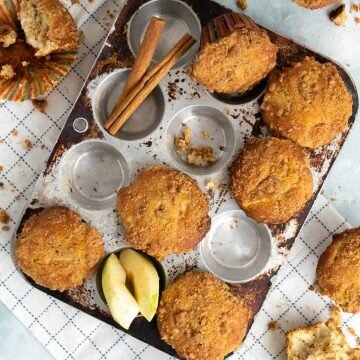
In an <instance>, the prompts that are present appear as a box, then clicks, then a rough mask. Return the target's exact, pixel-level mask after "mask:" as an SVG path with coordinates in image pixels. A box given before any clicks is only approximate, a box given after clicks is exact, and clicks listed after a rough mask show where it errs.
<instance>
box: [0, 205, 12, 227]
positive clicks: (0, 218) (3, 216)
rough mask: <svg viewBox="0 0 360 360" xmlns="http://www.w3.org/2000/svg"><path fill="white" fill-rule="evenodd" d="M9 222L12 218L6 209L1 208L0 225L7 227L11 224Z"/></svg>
mask: <svg viewBox="0 0 360 360" xmlns="http://www.w3.org/2000/svg"><path fill="white" fill-rule="evenodd" d="M9 221H10V217H9V215H8V214H7V212H6V211H5V210H4V209H2V208H0V223H1V224H5V225H6V224H8V223H9Z"/></svg>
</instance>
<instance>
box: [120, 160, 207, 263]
mask: <svg viewBox="0 0 360 360" xmlns="http://www.w3.org/2000/svg"><path fill="white" fill-rule="evenodd" d="M208 211H209V202H208V200H207V198H206V196H205V194H203V193H202V192H201V190H200V189H199V187H198V185H197V183H196V181H195V180H193V179H191V178H190V177H189V176H188V175H186V174H184V173H182V172H180V171H177V170H173V169H168V168H165V167H164V166H161V165H155V166H151V167H149V168H147V169H145V170H143V171H142V172H141V173H140V174H139V176H138V178H137V179H136V180H135V181H134V182H133V183H132V184H131V185H130V186H128V187H126V188H123V189H120V190H119V193H118V214H119V216H120V218H121V220H122V222H123V224H124V227H125V233H126V235H125V241H126V242H127V243H129V244H130V245H132V246H133V247H135V248H136V249H140V250H144V251H146V252H147V253H148V254H149V255H152V256H155V257H157V258H158V259H162V258H163V257H164V256H166V255H168V254H172V253H184V252H187V251H190V250H191V249H192V248H193V247H194V246H195V245H196V244H197V243H198V242H199V241H200V240H201V239H202V238H203V237H204V236H205V234H206V233H207V232H208V230H209V228H210V218H209V216H208Z"/></svg>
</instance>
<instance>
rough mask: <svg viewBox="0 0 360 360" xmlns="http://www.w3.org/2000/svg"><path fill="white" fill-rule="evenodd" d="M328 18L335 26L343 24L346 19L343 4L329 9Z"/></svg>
mask: <svg viewBox="0 0 360 360" xmlns="http://www.w3.org/2000/svg"><path fill="white" fill-rule="evenodd" d="M329 19H330V20H331V21H332V22H333V23H334V24H335V25H336V26H344V25H345V24H346V21H347V15H346V9H345V4H342V5H340V6H339V7H337V8H336V9H335V10H333V11H331V12H330V14H329Z"/></svg>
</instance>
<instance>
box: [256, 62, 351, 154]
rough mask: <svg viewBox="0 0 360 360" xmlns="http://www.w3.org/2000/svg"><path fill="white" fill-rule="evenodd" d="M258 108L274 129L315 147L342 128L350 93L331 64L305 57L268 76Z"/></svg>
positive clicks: (346, 115) (349, 106) (348, 113)
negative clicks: (264, 91) (291, 65)
mask: <svg viewBox="0 0 360 360" xmlns="http://www.w3.org/2000/svg"><path fill="white" fill-rule="evenodd" d="M261 110H262V114H263V118H264V121H265V123H266V124H267V125H268V126H269V127H270V128H271V129H272V130H274V131H275V132H276V133H278V134H280V135H282V136H284V137H287V138H289V139H291V140H293V141H295V142H297V143H298V144H299V145H301V146H306V147H309V148H317V147H318V146H322V145H326V144H329V143H330V142H331V141H332V140H333V139H334V138H335V136H336V135H337V134H340V133H342V132H343V131H344V130H345V129H346V127H347V125H348V120H349V117H350V116H351V114H352V97H351V95H350V93H349V92H348V90H347V89H346V86H345V84H344V82H343V80H342V79H341V77H340V75H339V73H338V71H337V69H336V67H335V66H334V65H332V64H331V63H325V64H320V63H319V62H317V61H316V60H315V59H314V58H309V57H306V58H304V59H303V60H302V61H300V62H298V63H297V64H295V65H294V66H293V67H290V68H287V69H285V70H283V71H282V72H277V73H274V74H272V75H271V76H270V80H269V83H268V87H267V90H266V93H265V96H264V101H263V103H262V105H261Z"/></svg>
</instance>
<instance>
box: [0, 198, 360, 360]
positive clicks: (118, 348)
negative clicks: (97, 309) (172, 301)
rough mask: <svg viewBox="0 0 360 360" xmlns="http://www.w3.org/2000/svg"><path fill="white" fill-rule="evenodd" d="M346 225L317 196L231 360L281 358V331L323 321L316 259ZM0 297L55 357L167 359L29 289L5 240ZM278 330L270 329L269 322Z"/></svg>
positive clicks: (354, 318) (0, 252)
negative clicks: (316, 287)
mask: <svg viewBox="0 0 360 360" xmlns="http://www.w3.org/2000/svg"><path fill="white" fill-rule="evenodd" d="M347 227H348V224H347V223H346V222H345V220H344V219H343V218H342V217H341V216H340V215H339V214H338V213H337V212H336V211H335V210H334V209H333V208H332V207H331V206H330V205H329V204H328V202H327V201H326V200H325V199H324V198H322V197H320V198H319V199H318V200H317V201H316V203H315V205H314V207H313V210H312V211H311V213H310V215H309V217H308V220H307V221H306V224H305V226H304V228H303V230H302V231H301V234H300V235H299V237H298V238H297V240H296V242H295V245H294V247H293V249H292V251H291V253H290V255H289V257H288V259H287V260H286V262H285V264H284V265H283V266H282V268H281V270H280V271H279V274H278V276H277V277H276V279H275V280H274V282H273V286H272V289H271V291H270V292H269V295H268V297H267V299H266V301H265V303H264V306H263V307H262V309H261V310H260V312H259V314H258V315H257V317H256V319H255V322H254V324H253V326H252V328H251V329H250V332H249V334H248V335H247V338H246V340H245V342H244V344H243V345H242V347H241V348H240V349H239V350H238V351H236V352H235V354H233V355H232V357H231V359H246V360H247V359H251V360H253V359H285V358H286V353H285V332H286V331H288V330H290V329H292V328H294V327H299V326H305V325H308V324H311V323H314V322H317V321H322V320H326V319H327V317H328V310H329V307H330V301H329V299H327V298H325V297H321V296H320V295H318V294H317V293H316V292H314V291H310V290H309V286H310V285H311V284H312V283H313V281H314V278H315V269H316V263H317V260H318V257H319V256H320V254H321V253H322V252H323V250H324V249H325V248H326V247H327V246H328V244H329V243H330V242H331V236H332V234H334V233H336V232H339V231H341V230H344V229H345V228H347ZM0 284H1V286H0V299H1V300H2V301H3V302H4V303H5V304H6V305H7V306H8V307H9V309H11V310H12V311H13V312H14V313H15V315H16V316H17V317H18V318H19V319H20V320H21V321H22V322H23V323H24V324H25V325H26V326H27V327H28V328H29V329H30V331H31V332H32V333H33V334H34V335H35V336H36V337H37V338H38V339H39V341H40V342H42V343H43V344H44V345H45V346H46V348H47V349H48V350H49V351H50V352H51V354H52V355H54V357H55V358H56V359H84V360H85V359H86V360H89V359H94V360H95V359H124V360H128V359H129V360H132V359H134V360H135V359H139V360H155V359H156V360H163V359H164V360H165V359H171V357H170V356H168V355H166V354H165V353H162V352H160V351H158V350H156V349H154V348H152V347H151V346H148V345H146V344H144V343H143V342H141V341H138V340H136V339H134V338H132V337H131V336H129V335H127V334H125V333H123V332H122V331H120V330H117V329H115V328H113V327H111V326H109V325H107V324H104V323H102V322H100V321H98V320H97V319H94V318H92V317H90V316H89V315H86V314H84V313H82V312H81V311H79V310H76V309H75V308H73V307H71V306H69V305H66V304H63V303H61V302H59V301H57V300H55V299H53V298H51V297H50V296H48V295H46V294H44V293H42V292H40V291H38V290H37V289H34V288H32V287H31V286H29V285H28V284H27V283H26V282H25V281H24V280H23V279H22V277H21V276H20V275H19V273H18V272H17V270H16V269H15V268H14V265H13V263H12V261H11V259H10V256H9V242H7V243H5V244H2V245H1V249H0ZM272 321H276V323H277V324H278V326H279V328H278V329H275V330H269V329H268V324H269V322H272ZM347 327H352V328H353V329H355V330H356V332H357V333H358V334H360V314H358V315H351V314H345V322H344V328H347Z"/></svg>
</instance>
